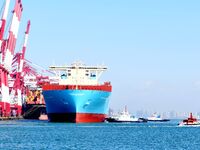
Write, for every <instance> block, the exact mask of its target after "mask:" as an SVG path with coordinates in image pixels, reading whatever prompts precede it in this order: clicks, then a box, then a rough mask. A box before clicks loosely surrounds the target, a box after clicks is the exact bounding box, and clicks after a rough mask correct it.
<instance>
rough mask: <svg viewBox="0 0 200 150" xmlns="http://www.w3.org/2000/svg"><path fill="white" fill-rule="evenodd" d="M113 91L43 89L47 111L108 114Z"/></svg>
mask: <svg viewBox="0 0 200 150" xmlns="http://www.w3.org/2000/svg"><path fill="white" fill-rule="evenodd" d="M110 94H111V92H106V91H97V90H68V89H67V90H46V91H43V95H44V99H45V103H46V109H47V113H48V114H50V113H56V114H59V113H90V114H107V113H108V103H109V96H110Z"/></svg>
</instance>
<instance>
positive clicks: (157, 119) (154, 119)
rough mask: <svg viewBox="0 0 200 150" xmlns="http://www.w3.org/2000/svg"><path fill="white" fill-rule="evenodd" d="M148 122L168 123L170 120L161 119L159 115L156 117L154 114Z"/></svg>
mask: <svg viewBox="0 0 200 150" xmlns="http://www.w3.org/2000/svg"><path fill="white" fill-rule="evenodd" d="M147 120H148V121H153V122H166V121H170V119H163V118H161V116H160V115H158V114H157V113H154V114H153V115H152V116H151V117H148V118H147Z"/></svg>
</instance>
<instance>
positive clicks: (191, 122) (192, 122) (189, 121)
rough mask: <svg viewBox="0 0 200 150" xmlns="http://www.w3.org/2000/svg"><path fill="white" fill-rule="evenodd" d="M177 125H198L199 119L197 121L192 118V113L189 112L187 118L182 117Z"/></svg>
mask: <svg viewBox="0 0 200 150" xmlns="http://www.w3.org/2000/svg"><path fill="white" fill-rule="evenodd" d="M178 125H179V126H200V121H198V120H197V119H196V118H194V117H193V115H192V113H190V116H189V118H187V119H184V120H183V121H182V122H180V123H179V124H178Z"/></svg>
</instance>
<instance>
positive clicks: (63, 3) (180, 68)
mask: <svg viewBox="0 0 200 150" xmlns="http://www.w3.org/2000/svg"><path fill="white" fill-rule="evenodd" d="M11 1H12V5H13V4H14V1H13V0H11ZM1 5H2V1H1V2H0V6H1ZM199 6H200V1H197V0H196V1H195V0H193V1H190V2H189V1H187V0H176V1H174V0H167V1H160V0H137V1H136V0H124V1H121V0H99V1H97V0H96V1H94V0H84V1H83V0H59V1H47V0H42V1H25V0H24V1H23V7H24V11H23V16H22V23H21V26H20V32H19V36H18V46H17V49H19V47H20V43H21V42H22V39H23V32H24V28H25V26H26V22H27V20H28V19H30V20H31V31H30V38H29V44H28V48H27V55H26V57H27V59H29V60H31V61H33V62H35V63H37V64H39V65H41V66H43V67H46V68H47V67H48V66H49V65H51V64H52V63H53V62H55V63H56V64H70V63H71V62H73V61H74V60H77V59H78V60H82V61H84V62H85V63H86V64H89V65H93V64H94V65H96V64H102V63H104V64H106V65H107V66H108V68H109V70H108V71H107V72H105V73H104V74H103V76H102V80H110V81H111V83H112V85H113V92H112V96H111V100H110V107H111V108H113V109H115V110H118V109H121V108H122V107H124V105H128V109H129V110H130V111H132V112H134V111H136V110H140V109H145V110H149V111H171V110H175V111H200V59H199V57H200V42H199V39H200V20H199V16H200V10H199ZM17 49H16V50H17Z"/></svg>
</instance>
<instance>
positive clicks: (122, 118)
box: [106, 107, 147, 123]
mask: <svg viewBox="0 0 200 150" xmlns="http://www.w3.org/2000/svg"><path fill="white" fill-rule="evenodd" d="M106 121H107V122H124V123H125V122H127V123H128V122H135V123H140V122H147V120H146V119H144V118H137V117H135V116H132V115H130V114H129V112H128V110H127V107H125V109H124V110H123V111H122V112H120V113H119V114H117V115H113V116H111V117H108V118H106Z"/></svg>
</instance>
